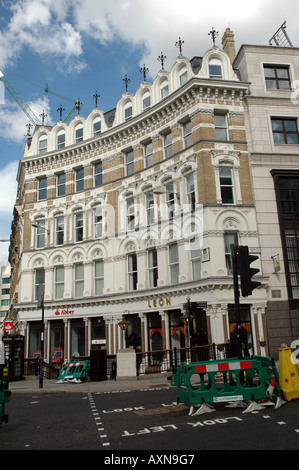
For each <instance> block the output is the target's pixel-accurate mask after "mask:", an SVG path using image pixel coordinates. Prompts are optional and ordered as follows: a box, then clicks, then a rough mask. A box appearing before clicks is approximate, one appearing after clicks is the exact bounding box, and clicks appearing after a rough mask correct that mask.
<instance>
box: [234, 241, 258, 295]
mask: <svg viewBox="0 0 299 470" xmlns="http://www.w3.org/2000/svg"><path fill="white" fill-rule="evenodd" d="M256 259H258V256H254V255H250V254H249V251H248V246H239V271H240V278H241V292H242V296H243V297H247V296H248V295H251V294H252V291H253V290H254V289H256V288H257V287H258V286H260V285H261V283H260V282H258V281H254V280H252V279H251V278H252V276H254V275H255V274H257V273H258V272H259V271H260V270H259V269H256V268H251V267H250V265H251V263H253V261H255V260H256Z"/></svg>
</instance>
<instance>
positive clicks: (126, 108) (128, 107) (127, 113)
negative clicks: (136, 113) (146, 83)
mask: <svg viewBox="0 0 299 470" xmlns="http://www.w3.org/2000/svg"><path fill="white" fill-rule="evenodd" d="M132 114H133V108H132V103H131V102H128V103H126V104H125V106H124V115H125V116H124V117H125V121H128V120H129V119H131V118H132Z"/></svg>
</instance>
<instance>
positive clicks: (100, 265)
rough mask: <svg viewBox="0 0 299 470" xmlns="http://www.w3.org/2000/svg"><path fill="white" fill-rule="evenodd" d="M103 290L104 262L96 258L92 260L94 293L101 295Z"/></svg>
mask: <svg viewBox="0 0 299 470" xmlns="http://www.w3.org/2000/svg"><path fill="white" fill-rule="evenodd" d="M103 291H104V262H103V260H102V259H97V260H96V261H95V262H94V293H95V295H102V294H103Z"/></svg>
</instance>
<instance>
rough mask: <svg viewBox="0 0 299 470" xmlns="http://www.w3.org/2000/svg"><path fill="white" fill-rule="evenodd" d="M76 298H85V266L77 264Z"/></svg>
mask: <svg viewBox="0 0 299 470" xmlns="http://www.w3.org/2000/svg"><path fill="white" fill-rule="evenodd" d="M74 268H75V279H74V281H75V297H83V290H84V265H83V263H76V264H75V266H74Z"/></svg>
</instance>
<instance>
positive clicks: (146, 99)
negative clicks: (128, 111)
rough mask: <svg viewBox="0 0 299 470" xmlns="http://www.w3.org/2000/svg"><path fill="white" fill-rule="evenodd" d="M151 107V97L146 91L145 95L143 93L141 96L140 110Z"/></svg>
mask: <svg viewBox="0 0 299 470" xmlns="http://www.w3.org/2000/svg"><path fill="white" fill-rule="evenodd" d="M150 105H151V95H150V93H149V92H148V91H147V92H146V93H144V95H143V96H142V109H143V110H145V109H147V108H149V107H150Z"/></svg>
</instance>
